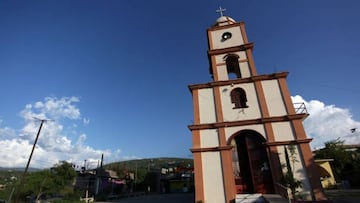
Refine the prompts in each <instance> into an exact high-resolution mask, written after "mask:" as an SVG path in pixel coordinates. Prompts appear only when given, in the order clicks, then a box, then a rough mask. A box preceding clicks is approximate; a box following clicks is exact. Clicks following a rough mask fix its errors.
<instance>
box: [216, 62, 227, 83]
mask: <svg viewBox="0 0 360 203" xmlns="http://www.w3.org/2000/svg"><path fill="white" fill-rule="evenodd" d="M216 69H217V70H216V71H217V74H218V80H228V79H229V75H228V72H227V69H226V65H225V64H224V65H219V66H217V67H216Z"/></svg>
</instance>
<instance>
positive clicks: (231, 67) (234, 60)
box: [225, 54, 241, 79]
mask: <svg viewBox="0 0 360 203" xmlns="http://www.w3.org/2000/svg"><path fill="white" fill-rule="evenodd" d="M225 62H226V69H227V72H228V74H229V79H232V77H231V74H234V75H235V78H241V73H240V66H239V56H238V55H236V54H228V55H226V56H225Z"/></svg>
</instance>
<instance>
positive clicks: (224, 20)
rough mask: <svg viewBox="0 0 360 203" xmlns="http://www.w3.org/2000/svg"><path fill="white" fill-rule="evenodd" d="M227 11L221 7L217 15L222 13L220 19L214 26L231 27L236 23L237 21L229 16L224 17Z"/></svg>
mask: <svg viewBox="0 0 360 203" xmlns="http://www.w3.org/2000/svg"><path fill="white" fill-rule="evenodd" d="M224 11H226V9H225V8H221V6H220V7H219V9H218V10H216V12H217V13H220V17H219V18H218V19H217V20H216V23H215V25H214V26H224V25H230V24H234V23H236V21H235V20H234V19H232V18H230V17H229V16H224V14H223V12H224Z"/></svg>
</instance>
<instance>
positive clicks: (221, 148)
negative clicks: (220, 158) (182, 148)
mask: <svg viewBox="0 0 360 203" xmlns="http://www.w3.org/2000/svg"><path fill="white" fill-rule="evenodd" d="M231 149H232V146H219V147H202V148H192V149H190V151H191V152H192V153H198V152H219V151H228V150H231Z"/></svg>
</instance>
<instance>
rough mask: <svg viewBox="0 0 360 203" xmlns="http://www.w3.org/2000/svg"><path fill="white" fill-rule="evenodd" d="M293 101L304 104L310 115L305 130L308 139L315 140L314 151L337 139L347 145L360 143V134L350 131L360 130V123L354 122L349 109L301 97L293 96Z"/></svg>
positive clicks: (306, 120)
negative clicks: (353, 129)
mask: <svg viewBox="0 0 360 203" xmlns="http://www.w3.org/2000/svg"><path fill="white" fill-rule="evenodd" d="M292 100H293V102H294V103H296V102H304V103H305V105H306V108H307V110H308V113H309V114H310V116H309V117H308V118H306V119H305V120H304V128H305V131H306V133H307V135H308V137H311V138H313V141H312V142H311V146H312V147H313V149H315V148H320V147H323V146H324V143H325V142H327V141H331V140H335V139H340V140H344V141H345V144H355V143H356V144H358V143H360V132H359V131H357V132H354V133H352V132H351V131H350V129H352V128H358V130H360V122H358V121H355V120H353V118H352V114H351V113H350V111H349V109H343V108H339V107H336V106H335V105H326V104H325V103H323V102H321V101H318V100H311V101H306V100H304V99H303V98H302V97H301V96H299V95H296V96H293V97H292Z"/></svg>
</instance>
